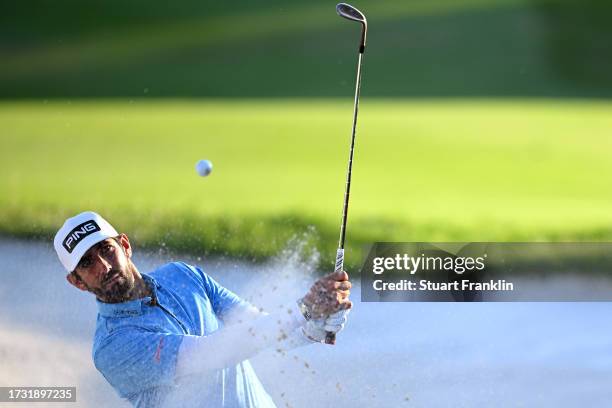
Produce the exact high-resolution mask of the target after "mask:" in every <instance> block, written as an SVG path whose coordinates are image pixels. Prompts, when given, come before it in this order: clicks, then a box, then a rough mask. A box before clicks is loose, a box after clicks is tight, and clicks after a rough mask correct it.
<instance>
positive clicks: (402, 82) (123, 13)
mask: <svg viewBox="0 0 612 408" xmlns="http://www.w3.org/2000/svg"><path fill="white" fill-rule="evenodd" d="M608 3H609V2H608ZM608 3H606V2H605V1H603V0H585V1H582V2H575V1H571V0H414V1H397V0H363V1H359V2H357V3H355V5H356V6H358V7H360V8H361V9H363V10H364V11H365V12H366V14H367V16H368V20H369V24H370V30H369V36H368V51H367V53H366V57H365V67H364V89H363V93H364V95H365V96H378V97H404V96H430V97H437V96H464V97H465V96H496V97H499V96H512V97H516V96H543V97H581V98H585V97H587V98H592V97H603V98H609V97H610V96H612V93H611V91H610V90H611V89H612V75H610V72H611V71H612V53H610V52H609V51H610V49H609V48H610V46H609V44H611V43H612V25H610V24H608V22H609V21H610V19H611V18H612V6H610V5H609V4H608ZM334 6H335V3H333V2H332V3H330V2H328V1H325V0H310V1H297V0H294V1H290V2H287V1H283V2H281V1H278V0H273V1H269V2H266V3H265V4H262V3H253V2H251V1H247V0H235V1H233V2H231V3H230V2H213V1H208V0H202V1H194V0H186V1H184V2H179V3H172V4H170V3H168V2H162V1H155V0H153V1H149V2H147V3H146V5H144V4H143V3H142V2H141V1H134V0H125V1H118V0H110V1H102V0H92V1H90V2H87V3H83V2H78V1H75V0H67V1H64V2H61V3H58V4H51V3H48V2H44V1H40V0H39V1H24V2H12V3H7V4H6V5H4V9H3V13H0V60H2V64H0V98H3V99H8V100H10V99H19V98H58V97H59V98H62V97H71V98H76V97H111V98H112V97H245V96H247V97H277V96H283V97H295V96H300V97H324V96H344V95H350V94H351V93H352V83H353V82H352V81H353V77H354V66H355V57H356V56H355V51H356V49H355V48H356V40H357V35H358V34H357V32H358V27H356V26H355V25H351V24H347V23H346V22H344V21H342V20H340V19H339V18H338V16H337V15H336V14H335V12H334Z"/></svg>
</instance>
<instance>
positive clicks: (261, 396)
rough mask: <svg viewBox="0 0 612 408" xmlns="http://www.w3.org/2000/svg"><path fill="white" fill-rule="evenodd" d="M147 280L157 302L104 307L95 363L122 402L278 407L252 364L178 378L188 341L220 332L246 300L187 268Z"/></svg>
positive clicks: (163, 270) (177, 265)
mask: <svg viewBox="0 0 612 408" xmlns="http://www.w3.org/2000/svg"><path fill="white" fill-rule="evenodd" d="M142 276H143V278H144V279H145V281H146V282H147V284H149V286H150V287H151V289H152V291H153V298H155V299H156V300H157V302H156V303H157V304H152V298H151V297H145V298H142V299H138V300H133V301H129V302H123V303H115V304H111V303H102V302H99V301H98V302H97V303H98V320H97V327H96V333H95V336H94V344H93V360H94V364H95V366H96V368H97V369H98V370H99V371H100V372H101V373H102V374H103V375H104V377H105V378H106V380H107V381H108V382H109V383H110V384H111V385H112V386H113V388H114V389H115V390H116V391H117V393H119V395H120V396H121V397H123V398H127V399H128V400H129V401H130V402H131V403H132V404H133V405H134V406H137V407H204V406H205V407H248V408H254V407H264V408H272V407H275V405H274V403H273V402H272V399H271V398H270V396H269V395H268V394H267V393H266V391H265V390H264V388H263V386H262V385H261V383H260V381H259V379H258V378H257V375H256V374H255V371H254V370H253V368H252V367H251V365H250V363H249V362H248V360H245V361H243V362H241V363H239V364H237V365H236V366H234V367H229V368H225V369H223V370H214V371H210V372H206V373H199V374H198V375H193V376H187V377H182V378H180V379H179V378H176V376H175V370H176V359H177V354H178V350H179V347H180V345H181V342H182V340H183V338H184V336H185V335H196V336H206V335H209V334H211V333H213V332H215V331H216V330H218V329H219V327H220V326H222V324H223V323H222V320H223V315H224V313H227V312H228V311H229V310H230V309H232V308H233V307H234V306H236V305H239V304H242V303H244V301H243V300H241V299H240V298H239V297H238V296H236V295H235V294H234V293H232V292H231V291H229V290H227V289H225V288H224V287H223V286H221V285H219V284H218V283H217V282H216V281H215V280H213V279H212V278H211V277H210V276H208V275H207V274H205V273H204V272H203V271H202V270H201V269H200V268H197V267H194V266H191V265H187V264H185V263H182V262H173V263H169V264H167V265H164V266H162V267H160V268H158V269H156V270H155V271H153V272H151V273H150V274H148V275H145V274H143V275H142ZM228 347H231V345H228Z"/></svg>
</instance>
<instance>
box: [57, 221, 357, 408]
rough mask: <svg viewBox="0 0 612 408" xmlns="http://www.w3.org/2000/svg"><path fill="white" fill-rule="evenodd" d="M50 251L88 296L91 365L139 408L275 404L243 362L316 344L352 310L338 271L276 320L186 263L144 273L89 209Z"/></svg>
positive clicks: (119, 237)
mask: <svg viewBox="0 0 612 408" xmlns="http://www.w3.org/2000/svg"><path fill="white" fill-rule="evenodd" d="M54 246H55V250H56V252H57V254H58V256H59V259H60V261H61V263H62V264H63V266H64V267H65V268H66V270H67V271H68V275H67V280H68V282H70V284H71V285H73V286H75V287H76V288H78V289H80V290H83V291H87V292H91V293H93V294H94V295H95V296H96V302H97V305H98V317H97V323H96V332H95V336H94V344H93V352H92V354H93V360H94V363H95V366H96V368H97V369H98V370H99V371H100V372H101V373H102V375H104V377H105V378H106V380H107V381H108V382H109V383H110V384H111V386H112V387H113V388H114V389H115V390H116V391H117V393H118V394H119V395H120V396H121V397H123V398H126V399H127V400H129V401H130V402H131V403H132V404H133V405H134V406H137V407H179V406H180V407H200V406H201V407H266V408H267V407H275V405H274V402H273V401H272V399H271V398H270V396H269V395H268V393H267V392H266V391H265V390H264V388H263V386H262V385H261V383H260V381H259V379H258V378H257V375H256V374H255V372H254V370H253V368H252V367H251V365H250V364H249V362H248V360H247V359H248V358H249V357H251V356H253V355H255V354H256V353H257V352H259V351H260V350H263V349H265V348H268V347H276V348H277V349H280V350H288V349H291V348H295V347H299V346H302V345H305V344H310V343H323V342H324V340H325V336H326V331H329V332H333V333H337V332H338V331H340V330H341V329H342V328H343V326H344V323H345V322H346V317H347V314H348V311H349V309H350V308H351V302H350V301H349V298H348V297H349V291H350V288H351V283H350V282H349V281H348V276H347V274H346V273H345V272H338V273H333V274H330V275H327V276H324V277H322V278H320V279H318V280H317V281H316V282H315V283H314V285H313V286H312V287H311V288H310V290H309V292H308V293H307V294H306V295H305V296H304V297H303V298H302V299H300V300H299V301H297V302H296V304H295V306H294V307H293V308H292V309H288V310H284V311H283V312H282V313H279V314H277V315H274V314H265V313H261V312H260V311H259V310H258V309H257V308H255V307H253V306H252V305H250V304H249V303H247V302H245V301H244V300H242V299H240V298H239V297H238V296H237V295H236V294H234V293H233V292H231V291H230V290H228V289H226V288H224V287H223V286H221V285H219V284H218V283H217V282H215V281H214V280H213V279H212V278H211V277H210V276H208V275H207V274H206V273H205V272H204V271H203V270H202V269H200V268H198V267H195V266H192V265H188V264H186V263H182V262H173V263H169V264H166V265H163V266H161V267H159V268H157V269H155V270H154V271H152V272H150V273H147V274H145V273H142V272H140V271H139V270H138V269H137V267H136V265H134V263H133V262H132V247H131V245H130V241H129V239H128V237H127V235H125V234H119V233H117V231H116V230H115V229H114V228H113V227H112V226H111V225H110V224H109V223H108V222H107V221H106V220H105V219H103V218H102V217H101V216H100V215H98V214H96V213H94V212H84V213H81V214H78V215H76V216H75V217H73V218H69V219H68V220H66V222H65V223H64V225H63V226H62V227H61V228H60V230H59V231H58V233H57V234H56V236H55V239H54Z"/></svg>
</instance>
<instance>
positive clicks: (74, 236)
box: [53, 211, 119, 272]
mask: <svg viewBox="0 0 612 408" xmlns="http://www.w3.org/2000/svg"><path fill="white" fill-rule="evenodd" d="M117 235H119V234H118V233H117V231H116V230H115V229H114V228H113V226H112V225H110V224H109V223H108V221H106V220H105V219H104V218H102V217H101V216H100V215H99V214H96V213H95V212H93V211H85V212H82V213H80V214H78V215H75V216H74V217H72V218H68V219H67V220H66V221H65V222H64V225H62V228H60V229H59V231H57V234H55V239H54V240H53V246H55V252H57V256H58V257H59V259H60V262H61V263H62V265H64V268H66V270H67V271H68V272H72V271H74V269H75V268H76V266H77V265H78V264H79V261H80V260H81V258H82V257H83V255H85V252H87V250H88V249H89V248H91V247H92V246H94V245H96V244H97V243H98V242H100V241H104V240H105V239H106V238H112V237H116V236H117Z"/></svg>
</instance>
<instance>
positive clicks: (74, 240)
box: [62, 220, 100, 254]
mask: <svg viewBox="0 0 612 408" xmlns="http://www.w3.org/2000/svg"><path fill="white" fill-rule="evenodd" d="M96 231H100V226H99V225H98V224H97V223H96V222H95V221H94V220H90V221H85V222H84V223H82V224H79V225H77V226H76V227H74V228H73V229H72V231H70V233H69V234H68V235H67V236H66V238H64V241H63V242H62V246H63V247H64V248H65V249H66V251H68V253H69V254H71V253H72V251H73V250H74V248H75V247H76V246H77V245H78V243H79V242H81V241H82V240H83V239H84V238H85V237H86V236H88V235H91V234H93V233H94V232H96Z"/></svg>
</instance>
